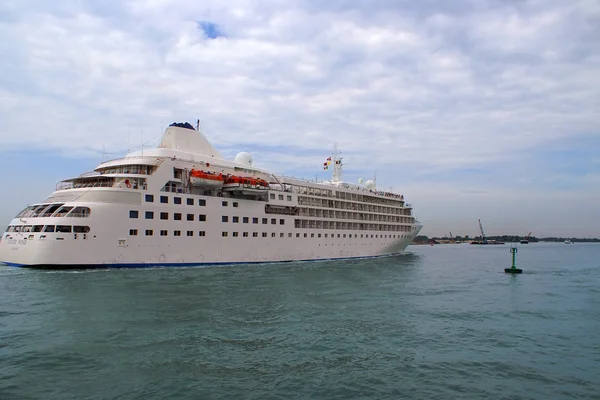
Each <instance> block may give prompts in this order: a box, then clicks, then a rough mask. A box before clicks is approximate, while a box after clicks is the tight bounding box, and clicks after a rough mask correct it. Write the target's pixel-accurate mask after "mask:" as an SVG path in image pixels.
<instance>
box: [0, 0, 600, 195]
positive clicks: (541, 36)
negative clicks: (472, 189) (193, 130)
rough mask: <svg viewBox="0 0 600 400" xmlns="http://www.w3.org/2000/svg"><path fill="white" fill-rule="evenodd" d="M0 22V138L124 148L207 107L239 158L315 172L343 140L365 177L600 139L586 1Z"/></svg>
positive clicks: (28, 13) (246, 6) (119, 7)
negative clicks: (215, 34) (204, 25)
mask: <svg viewBox="0 0 600 400" xmlns="http://www.w3.org/2000/svg"><path fill="white" fill-rule="evenodd" d="M0 15H3V16H4V17H2V18H0V39H2V40H0V55H1V58H0V107H1V108H0V117H1V118H2V121H3V130H2V133H1V134H0V147H1V148H4V149H16V148H21V149H22V148H30V147H33V148H44V149H55V150H56V151H59V152H63V153H67V154H71V155H72V154H80V155H89V152H90V149H95V150H96V151H99V150H100V149H101V148H102V146H105V147H106V148H107V149H108V151H116V150H122V149H125V148H127V147H128V146H129V142H130V137H131V138H133V139H131V142H132V143H134V144H135V143H139V142H140V141H143V142H146V141H150V140H151V139H153V138H155V137H156V136H157V135H159V134H160V132H161V130H162V129H164V127H165V126H166V125H167V124H168V123H170V122H173V121H176V120H177V121H182V120H190V121H195V119H196V118H197V117H199V118H201V120H202V124H203V127H204V129H205V130H206V131H207V132H208V134H209V136H210V137H211V138H213V139H215V142H216V143H217V144H219V143H221V144H224V145H226V147H228V148H230V147H231V148H232V153H234V151H233V148H234V147H235V146H238V148H240V149H243V148H246V147H248V146H254V147H258V148H259V149H260V147H261V146H262V147H265V146H268V147H269V148H272V147H275V146H287V147H286V148H291V149H295V150H294V151H292V154H290V156H281V155H278V154H267V152H266V150H263V151H260V150H259V153H258V154H260V155H261V156H262V157H259V158H256V159H257V160H264V162H265V164H264V165H263V166H265V167H274V168H277V169H278V170H280V169H281V168H282V164H281V163H280V162H279V160H280V159H281V158H283V159H287V160H288V162H287V163H285V164H284V165H285V166H286V171H297V170H309V169H311V168H315V165H313V162H314V160H315V159H320V157H321V156H322V154H324V153H326V152H327V151H328V150H329V148H330V147H331V144H332V143H333V142H334V141H337V142H338V143H339V144H340V146H341V147H342V148H343V150H344V152H345V154H346V157H347V160H352V161H353V164H354V165H350V164H347V165H348V167H354V168H356V167H362V166H368V168H366V169H367V171H366V172H365V173H363V174H360V175H362V176H366V175H368V174H370V173H372V172H373V171H386V170H390V169H395V168H398V169H402V170H403V171H407V173H410V174H413V173H414V172H415V171H416V170H418V171H428V172H430V173H434V172H437V171H445V170H453V169H462V168H484V167H485V166H486V165H489V164H500V163H515V162H519V158H523V157H526V156H527V154H528V153H530V152H536V151H537V150H538V149H540V148H543V147H544V146H546V144H547V143H548V142H557V141H561V140H563V141H568V140H571V138H572V137H574V136H575V137H586V136H588V137H590V136H594V135H596V136H597V135H598V133H597V122H598V117H599V113H598V110H599V109H600V99H599V97H598V95H597V93H598V92H599V91H600V78H598V74H597V71H598V70H599V69H600V57H598V56H597V55H596V50H597V49H598V48H599V47H600V33H599V31H598V28H597V27H598V26H599V23H600V3H598V2H596V1H593V0H592V1H570V2H564V1H559V0H556V1H550V2H548V1H544V2H540V1H530V2H506V1H491V2H484V3H481V2H475V1H456V2H454V1H453V2H446V1H441V0H440V1H439V2H426V3H422V2H409V1H400V2H398V1H386V0H378V1H373V2H369V3H368V4H365V5H362V3H349V2H345V1H331V2H327V3H321V2H317V1H312V2H301V1H292V2H286V4H285V6H282V5H281V3H280V2H276V1H262V2H255V1H249V0H234V1H229V2H226V3H223V2H213V3H206V2H199V3H198V2H188V1H166V0H146V1H141V0H135V1H130V2H127V3H121V2H117V1H115V2H88V3H85V4H83V3H73V2H70V1H56V2H48V3H44V4H39V3H38V2H28V1H18V2H17V1H13V2H8V3H5V4H4V5H3V6H0ZM198 21H210V22H213V23H215V24H217V25H218V26H219V30H220V31H222V32H223V33H224V34H225V35H226V36H227V37H226V38H218V39H216V40H207V39H206V38H205V37H204V36H203V34H202V32H200V31H199V30H198V25H197V23H198ZM140 136H142V139H140ZM233 144H235V145H233ZM319 149H322V151H321V152H320V153H319ZM310 150H312V151H314V153H315V155H314V156H307V157H305V158H304V157H298V158H296V159H294V161H290V160H291V159H292V157H293V154H297V153H303V154H306V153H307V152H308V151H310ZM270 160H272V162H271V161H270ZM316 168H318V164H317V166H316ZM282 172H285V171H282ZM356 174H359V173H358V172H356ZM307 175H312V173H307ZM385 179H387V180H389V183H390V184H392V185H394V186H401V185H402V183H403V180H404V179H405V177H404V176H402V174H388V175H387V176H386V177H385ZM456 179H457V180H459V179H460V178H459V177H458V175H457V177H456ZM495 185H496V187H497V189H498V190H501V188H502V187H503V183H502V182H496V183H495ZM581 185H583V186H582V187H585V183H581ZM415 190H418V188H417V187H415Z"/></svg>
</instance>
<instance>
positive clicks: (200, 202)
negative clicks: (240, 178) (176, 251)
mask: <svg viewBox="0 0 600 400" xmlns="http://www.w3.org/2000/svg"><path fill="white" fill-rule="evenodd" d="M273 196H274V195H273ZM279 196H280V200H283V195H279ZM288 197H289V198H288V201H291V200H292V196H288ZM145 200H146V203H154V195H153V194H147V195H146V197H145ZM159 202H160V203H161V204H169V196H159ZM173 204H177V205H180V204H183V198H181V197H173ZM185 204H187V205H188V206H193V205H194V204H195V203H194V199H192V198H190V197H187V198H186V199H185ZM198 205H199V206H201V207H206V199H198ZM231 205H232V206H233V207H239V206H240V203H239V202H238V201H232V202H231ZM221 206H223V207H228V206H229V201H228V200H223V201H221Z"/></svg>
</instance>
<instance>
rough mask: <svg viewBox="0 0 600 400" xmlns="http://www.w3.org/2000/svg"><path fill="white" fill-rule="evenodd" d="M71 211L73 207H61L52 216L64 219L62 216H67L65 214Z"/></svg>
mask: <svg viewBox="0 0 600 400" xmlns="http://www.w3.org/2000/svg"><path fill="white" fill-rule="evenodd" d="M72 209H73V207H70V206H65V207H62V208H61V209H60V210H58V211H57V212H56V214H54V216H55V217H64V216H65V215H67V213H68V212H69V211H71V210H72Z"/></svg>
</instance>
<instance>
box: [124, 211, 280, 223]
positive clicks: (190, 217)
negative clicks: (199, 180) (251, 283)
mask: <svg viewBox="0 0 600 400" xmlns="http://www.w3.org/2000/svg"><path fill="white" fill-rule="evenodd" d="M158 214H159V218H160V219H161V220H168V219H169V213H168V212H160V213H158ZM139 217H140V213H139V211H137V210H129V218H132V219H137V218H139ZM144 217H145V218H146V219H154V211H145V213H144ZM173 220H175V221H182V220H183V214H182V213H173ZM195 220H196V215H195V214H186V221H195ZM241 220H242V223H244V224H249V223H250V217H241ZM258 220H259V219H258V218H257V217H253V218H252V223H253V224H258ZM198 221H200V222H206V214H199V215H198ZM221 222H229V216H228V215H223V216H221ZM231 222H232V223H234V224H237V223H239V222H240V217H238V216H233V217H231ZM262 223H263V224H268V223H269V219H268V218H262ZM271 224H272V225H276V224H277V218H271ZM279 224H280V225H285V220H284V219H280V220H279Z"/></svg>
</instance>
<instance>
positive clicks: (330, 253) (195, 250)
mask: <svg viewBox="0 0 600 400" xmlns="http://www.w3.org/2000/svg"><path fill="white" fill-rule="evenodd" d="M194 132H195V131H194ZM145 153H146V156H145V157H140V159H134V158H133V157H131V159H123V160H121V161H118V162H117V161H115V162H112V163H111V162H107V163H104V164H101V165H100V166H99V167H98V168H97V171H98V174H99V175H98V174H97V175H93V176H91V177H89V176H86V177H80V178H75V179H73V180H70V181H69V185H70V186H68V187H66V188H65V187H63V186H64V185H61V187H60V188H59V190H57V191H56V192H54V193H53V194H52V195H51V196H50V197H49V198H48V199H46V200H45V201H44V202H40V203H39V205H33V206H31V207H29V209H25V210H24V212H23V213H21V214H20V215H19V216H17V217H16V218H15V219H13V220H12V221H11V223H10V226H9V229H8V230H7V232H5V233H4V234H3V236H2V240H1V241H0V262H2V263H5V264H8V265H12V266H30V267H55V268H92V267H150V266H185V265H210V264H233V263H267V262H286V261H310V260H327V259H344V258H364V257H380V256H387V255H393V254H399V253H402V252H404V250H405V249H406V247H407V246H408V245H409V244H410V243H411V242H412V240H413V239H414V238H415V236H416V235H417V234H418V233H419V231H420V229H421V225H420V224H418V222H416V221H415V219H414V217H412V215H411V210H410V207H408V206H406V205H404V203H403V201H400V200H398V199H389V198H386V197H385V196H382V195H377V194H374V193H372V191H367V190H362V191H358V190H356V189H348V188H341V187H334V186H330V185H325V184H317V183H314V182H313V183H307V182H301V181H294V180H291V181H288V182H285V181H283V180H282V181H281V183H280V184H277V185H274V187H275V188H276V189H273V190H269V189H260V190H257V191H256V192H260V193H258V194H257V193H254V191H251V192H247V193H244V192H243V191H242V192H236V193H231V192H228V191H225V190H224V189H222V190H214V191H213V192H209V193H207V192H205V191H204V190H199V189H197V188H193V187H185V186H184V185H183V184H182V183H181V181H182V180H178V178H177V176H178V172H177V171H181V170H185V168H187V167H188V165H189V164H190V161H187V160H185V156H186V155H185V154H182V153H177V154H176V155H177V157H174V156H173V155H172V154H171V153H169V152H168V149H164V148H161V149H157V150H156V151H155V152H154V153H152V151H148V150H146V151H145ZM149 160H150V161H149ZM157 160H158V161H157ZM192 162H194V163H198V162H199V161H198V160H192ZM124 163H130V164H135V165H136V166H137V167H136V168H135V172H134V175H129V176H128V177H127V179H126V180H125V179H124V178H123V177H122V176H121V175H119V174H113V172H115V168H121V169H119V170H118V171H117V172H119V173H120V172H121V171H125V170H124V169H123V168H127V167H123V165H122V164H124ZM144 163H145V164H144ZM151 163H153V164H152V165H151ZM210 164H211V167H210V168H211V169H212V170H213V172H216V173H221V172H223V173H227V172H228V171H229V169H228V168H230V167H229V166H228V165H227V164H226V163H225V161H223V162H222V163H221V164H220V165H219V164H218V163H217V162H215V161H214V159H211V162H210ZM206 165H207V166H208V163H207V164H206ZM236 167H237V166H236ZM230 169H233V168H232V167H231V168H230ZM246 169H249V167H246ZM256 171H257V174H259V173H262V174H263V176H265V177H266V179H268V176H267V175H266V173H265V172H264V171H260V170H256ZM144 173H146V175H143V174H144ZM272 178H273V179H276V178H275V177H272ZM386 195H388V196H389V195H390V194H386ZM232 196H234V197H232ZM149 198H151V199H152V200H149ZM380 204H381V205H380ZM79 209H85V210H88V211H84V212H81V211H78V212H77V213H75V211H73V212H72V213H71V214H69V212H68V210H79ZM26 210H29V211H26ZM36 210H37V211H36ZM40 210H45V211H44V212H42V211H40ZM62 211H64V212H62ZM59 231H60V232H59Z"/></svg>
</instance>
